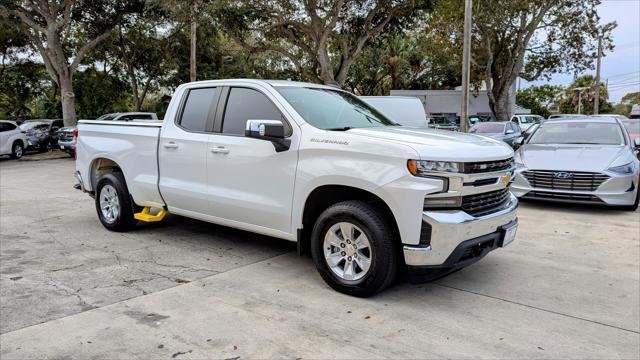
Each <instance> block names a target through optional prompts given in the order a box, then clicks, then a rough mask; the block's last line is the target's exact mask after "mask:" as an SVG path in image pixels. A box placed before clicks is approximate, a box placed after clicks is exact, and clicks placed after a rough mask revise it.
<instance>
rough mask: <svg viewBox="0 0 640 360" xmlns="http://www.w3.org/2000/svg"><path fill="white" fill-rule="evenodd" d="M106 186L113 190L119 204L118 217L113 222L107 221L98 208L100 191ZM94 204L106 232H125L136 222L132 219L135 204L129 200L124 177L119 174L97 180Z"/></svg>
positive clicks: (112, 173)
mask: <svg viewBox="0 0 640 360" xmlns="http://www.w3.org/2000/svg"><path fill="white" fill-rule="evenodd" d="M107 185H110V186H111V187H112V188H113V189H115V192H116V195H117V198H118V203H119V211H118V215H117V216H116V217H115V219H113V220H109V219H107V218H106V217H105V215H104V214H103V212H102V209H101V207H100V201H101V191H102V188H104V187H105V186H107ZM95 204H96V211H97V212H98V218H99V219H100V222H101V223H102V225H103V226H104V227H105V228H107V229H108V230H111V231H127V230H130V229H132V228H133V227H134V226H135V224H136V222H137V221H136V220H135V218H134V217H133V214H134V211H135V204H134V203H133V201H132V200H131V196H130V195H129V189H128V188H127V183H126V182H125V180H124V175H122V173H121V172H110V173H106V174H104V175H102V176H101V177H100V179H98V182H97V184H96V194H95Z"/></svg>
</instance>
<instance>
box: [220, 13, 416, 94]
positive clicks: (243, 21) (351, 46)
mask: <svg viewBox="0 0 640 360" xmlns="http://www.w3.org/2000/svg"><path fill="white" fill-rule="evenodd" d="M427 5H428V1H425V0H405V1H394V0H378V1H363V0H359V1H345V0H302V1H299V0H278V1H272V0H253V1H251V0H229V1H223V2H221V4H220V6H219V7H217V8H216V13H217V19H218V22H219V23H220V24H221V25H222V26H224V28H225V29H226V31H227V33H228V34H229V35H230V36H233V37H234V38H235V39H236V40H237V41H238V42H239V43H240V44H242V45H243V46H244V47H245V48H247V49H249V50H250V51H256V52H263V51H270V52H275V53H278V54H281V55H283V56H285V57H286V58H288V59H289V60H290V61H291V63H292V64H293V65H294V66H295V68H296V70H297V71H298V72H299V73H300V74H302V77H304V78H305V79H308V80H311V81H321V82H323V83H325V84H335V85H339V86H342V85H344V84H345V82H346V80H347V76H348V74H349V70H350V68H351V66H352V65H353V63H354V62H355V61H356V59H357V58H358V57H359V56H360V54H361V53H362V51H363V48H364V46H365V44H367V42H368V41H369V40H371V39H372V38H375V37H376V36H378V35H379V34H380V33H382V32H383V31H386V30H388V29H389V28H391V27H393V26H401V23H402V22H403V21H407V20H408V18H410V17H413V16H417V15H419V14H420V13H421V11H422V10H424V9H425V8H426V7H427Z"/></svg>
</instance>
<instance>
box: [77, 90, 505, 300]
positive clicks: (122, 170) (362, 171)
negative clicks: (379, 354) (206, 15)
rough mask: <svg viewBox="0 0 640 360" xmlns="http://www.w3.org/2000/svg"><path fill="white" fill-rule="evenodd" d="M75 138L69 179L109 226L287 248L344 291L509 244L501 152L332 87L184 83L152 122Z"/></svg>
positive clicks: (444, 266)
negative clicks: (233, 233) (238, 234)
mask: <svg viewBox="0 0 640 360" xmlns="http://www.w3.org/2000/svg"><path fill="white" fill-rule="evenodd" d="M78 130H79V131H78V142H77V162H76V169H77V172H76V177H77V179H78V181H79V184H80V186H79V187H80V188H81V189H83V190H84V191H86V192H89V193H90V194H92V195H93V196H94V197H95V203H96V210H97V214H98V218H99V219H100V221H101V222H102V224H103V225H104V226H105V227H106V228H107V229H109V230H114V231H125V230H128V229H130V228H131V227H132V226H134V225H135V223H136V221H154V219H155V218H153V217H152V216H150V215H149V214H153V213H154V212H159V213H162V214H164V213H165V212H169V213H174V214H178V215H182V216H186V217H190V218H195V219H199V220H203V221H208V222H212V223H216V224H220V225H224V226H230V227H234V228H238V229H242V230H246V231H250V232H254V233H260V234H264V235H269V236H273V237H277V238H282V239H286V240H290V241H294V242H297V244H298V249H299V252H300V253H310V254H311V255H312V257H313V260H314V262H315V264H316V268H317V269H318V271H319V272H320V274H321V276H322V277H323V279H324V280H325V281H326V282H327V284H328V285H329V286H331V287H332V288H334V289H336V290H338V291H340V292H343V293H346V294H350V295H354V296H370V295H373V294H375V293H377V292H379V291H382V290H383V289H384V288H385V287H387V286H388V285H389V284H391V283H392V282H393V280H394V279H395V277H396V273H397V271H398V270H399V269H400V268H401V267H406V268H407V269H408V270H409V274H410V279H411V280H412V281H416V282H418V281H426V280H429V279H432V278H434V277H438V276H442V275H444V274H446V273H448V272H450V271H453V270H456V269H459V268H462V267H465V266H467V265H470V264H471V263H473V262H475V261H477V260H479V259H481V258H482V257H484V256H485V255H486V254H488V253H489V252H490V251H492V250H494V249H496V248H499V247H502V246H505V245H507V244H508V243H509V242H511V241H512V240H513V239H514V237H515V231H516V225H517V219H516V208H517V204H518V202H517V200H516V198H515V197H514V196H513V195H511V193H510V192H509V190H508V185H509V183H510V180H511V175H512V174H513V171H514V165H513V151H512V150H511V149H510V148H509V147H508V146H506V145H505V144H504V143H501V142H499V141H495V140H492V139H488V138H485V137H480V136H475V135H471V134H457V133H452V132H449V131H439V130H431V129H415V128H409V127H404V126H401V125H399V124H398V123H396V122H395V121H393V120H392V119H389V118H388V117H386V116H385V115H383V114H382V113H381V112H379V111H378V110H376V109H375V108H373V107H372V106H370V105H368V104H367V103H365V102H363V101H362V100H360V99H358V97H356V96H354V95H353V94H350V93H348V92H346V91H342V90H339V89H335V88H333V87H329V86H324V85H318V84H309V83H297V82H290V81H263V80H243V79H240V80H216V81H201V82H193V83H188V84H184V85H181V86H180V87H178V89H177V90H176V92H175V94H174V96H173V98H172V100H171V103H170V104H169V107H168V110H167V113H166V116H165V119H164V120H163V121H162V122H149V121H146V122H145V121H128V122H123V121H81V122H80V123H79V125H78ZM141 209H143V210H141Z"/></svg>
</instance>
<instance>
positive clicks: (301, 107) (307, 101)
mask: <svg viewBox="0 0 640 360" xmlns="http://www.w3.org/2000/svg"><path fill="white" fill-rule="evenodd" d="M276 89H277V90H278V92H279V93H280V94H282V96H284V98H285V99H287V101H288V102H289V103H290V104H291V106H293V108H294V109H296V111H297V112H298V114H300V116H302V117H303V118H304V120H305V121H306V122H308V123H309V124H311V125H313V126H314V127H317V128H319V129H324V130H349V129H352V128H367V127H380V126H393V125H398V124H396V123H395V122H393V121H391V120H390V119H389V118H387V117H385V116H384V115H382V114H381V113H380V112H379V111H378V110H376V109H374V108H373V107H371V106H370V105H368V104H367V103H365V102H364V101H362V100H360V99H358V98H357V97H356V96H355V95H351V94H349V93H348V92H344V91H337V90H330V89H320V88H305V87H293V86H283V87H276Z"/></svg>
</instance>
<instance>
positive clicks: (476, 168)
mask: <svg viewBox="0 0 640 360" xmlns="http://www.w3.org/2000/svg"><path fill="white" fill-rule="evenodd" d="M512 167H513V158H509V159H504V160H494V161H482V162H472V163H464V166H463V172H464V173H465V174H477V173H485V172H492V171H501V170H507V169H511V168H512Z"/></svg>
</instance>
